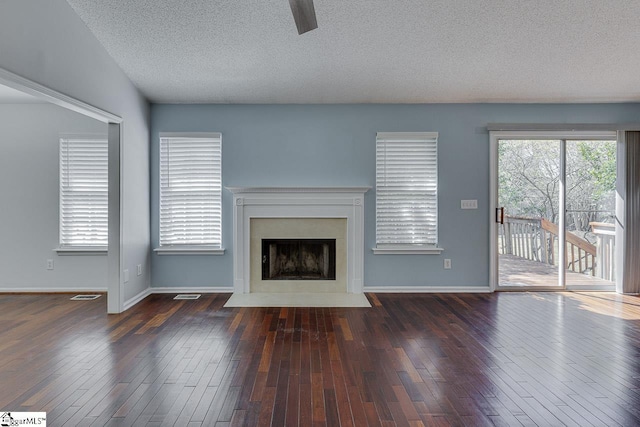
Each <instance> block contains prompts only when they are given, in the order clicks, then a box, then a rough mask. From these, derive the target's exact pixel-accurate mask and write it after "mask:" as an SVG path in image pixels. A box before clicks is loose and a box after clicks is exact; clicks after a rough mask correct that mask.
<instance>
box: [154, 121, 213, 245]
mask: <svg viewBox="0 0 640 427" xmlns="http://www.w3.org/2000/svg"><path fill="white" fill-rule="evenodd" d="M170 139H194V140H197V139H200V140H202V139H211V140H213V142H214V143H217V144H219V153H220V155H219V159H217V160H218V162H219V164H220V167H219V169H218V172H219V175H218V176H217V179H218V180H219V182H220V186H219V189H218V190H219V194H218V200H219V201H220V203H219V220H218V224H217V227H218V229H219V231H220V241H219V242H217V243H213V244H189V243H181V244H161V242H162V235H161V233H162V212H161V209H162V199H163V189H162V144H163V140H170ZM157 209H158V211H157V212H158V235H157V236H158V246H157V247H156V248H155V249H154V252H155V253H156V254H158V255H223V254H224V253H225V249H224V247H223V229H222V227H223V221H222V209H223V206H222V133H220V132H181V133H169V132H161V133H160V134H159V138H158V207H157Z"/></svg>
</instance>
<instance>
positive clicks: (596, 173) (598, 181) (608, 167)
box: [577, 141, 616, 197]
mask: <svg viewBox="0 0 640 427" xmlns="http://www.w3.org/2000/svg"><path fill="white" fill-rule="evenodd" d="M577 146H578V151H579V153H580V155H581V156H582V158H583V159H584V161H585V162H586V163H587V164H588V165H589V168H588V170H587V171H588V173H589V174H590V175H591V177H592V178H593V180H594V185H595V189H594V190H595V193H596V194H597V195H598V196H599V197H602V196H603V195H604V194H606V193H607V192H610V191H614V190H615V188H616V144H615V143H614V142H599V141H598V142H593V141H579V142H578V143H577Z"/></svg>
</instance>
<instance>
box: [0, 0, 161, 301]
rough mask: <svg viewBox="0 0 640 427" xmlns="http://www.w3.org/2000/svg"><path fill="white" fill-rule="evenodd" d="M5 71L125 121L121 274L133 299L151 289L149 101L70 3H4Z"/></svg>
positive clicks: (0, 46) (1, 56) (1, 62)
mask: <svg viewBox="0 0 640 427" xmlns="http://www.w3.org/2000/svg"><path fill="white" fill-rule="evenodd" d="M0 68H4V69H5V70H8V71H11V72H13V73H15V74H18V75H20V76H22V77H25V78H27V79H30V80H33V81H35V82H37V83H40V84H42V85H44V86H47V87H49V88H51V89H54V90H56V91H58V92H62V93H64V94H66V95H69V96H71V97H73V98H76V99H78V100H80V101H84V102H86V103H88V104H91V105H94V106H96V107H98V108H101V109H103V110H106V111H108V112H110V113H113V114H116V115H118V116H120V117H122V118H123V120H124V122H123V123H122V129H123V150H122V153H121V176H122V182H121V184H122V197H121V199H122V229H121V235H122V248H123V254H122V259H123V265H122V266H121V268H122V269H123V270H124V269H129V271H130V280H129V283H127V284H125V285H124V299H125V300H128V299H131V298H132V297H134V296H135V295H137V294H139V293H140V292H142V291H144V290H145V289H146V288H147V287H148V285H149V282H150V271H149V266H148V259H149V239H150V237H149V105H148V103H147V101H146V100H145V99H144V97H143V96H141V94H140V93H139V91H138V90H137V89H136V88H135V86H134V85H133V84H132V83H131V81H130V80H129V79H128V78H127V77H126V75H125V74H124V73H123V72H122V70H121V69H120V68H119V67H118V65H117V64H116V63H115V61H114V60H113V58H111V57H110V56H109V54H108V53H107V52H106V50H105V49H104V48H103V47H102V45H101V44H100V42H99V41H98V40H97V39H96V38H95V36H94V35H93V34H92V33H91V32H90V31H89V29H88V28H87V27H86V25H85V24H84V22H82V20H81V19H80V18H79V17H78V15H76V13H75V12H74V11H73V9H71V7H70V6H69V4H68V3H67V2H66V1H65V0H46V1H42V0H2V2H1V6H0ZM137 264H142V265H143V274H142V275H141V276H137V275H136V265H137Z"/></svg>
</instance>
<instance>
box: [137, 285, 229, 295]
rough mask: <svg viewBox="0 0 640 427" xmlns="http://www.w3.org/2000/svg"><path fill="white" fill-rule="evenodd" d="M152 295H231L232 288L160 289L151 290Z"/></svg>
mask: <svg viewBox="0 0 640 427" xmlns="http://www.w3.org/2000/svg"><path fill="white" fill-rule="evenodd" d="M150 289H151V293H152V294H229V293H233V287H232V286H198V287H185V288H182V287H158V288H150Z"/></svg>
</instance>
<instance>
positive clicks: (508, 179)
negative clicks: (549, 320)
mask: <svg viewBox="0 0 640 427" xmlns="http://www.w3.org/2000/svg"><path fill="white" fill-rule="evenodd" d="M547 135H548V136H547ZM553 136H555V135H554V134H553V133H550V134H540V133H528V134H527V133H511V134H501V133H498V134H497V135H493V134H492V144H493V147H492V148H493V150H494V157H493V158H492V176H493V177H494V178H493V179H494V186H495V187H494V188H496V191H495V194H494V200H495V203H496V205H495V217H494V218H492V223H493V224H492V242H493V249H492V250H493V251H494V254H493V256H492V259H494V260H495V261H494V266H493V267H492V268H493V269H494V270H493V274H492V276H493V277H494V278H493V281H494V285H495V286H496V288H498V289H531V288H533V289H565V288H570V289H593V290H596V289H598V290H600V289H611V290H613V288H614V269H615V266H614V265H613V253H614V245H615V225H614V221H613V219H614V218H615V178H616V175H615V174H616V158H615V152H616V150H615V144H616V142H615V133H604V134H602V133H600V134H596V133H592V134H586V135H557V137H555V138H554V137H553Z"/></svg>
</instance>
